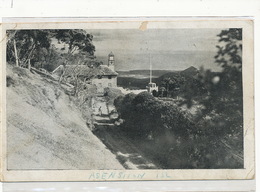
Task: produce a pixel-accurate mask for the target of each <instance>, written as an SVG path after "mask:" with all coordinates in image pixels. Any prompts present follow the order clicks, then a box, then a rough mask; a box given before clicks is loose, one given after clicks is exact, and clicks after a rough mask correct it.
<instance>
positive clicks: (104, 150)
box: [0, 18, 255, 181]
mask: <svg viewBox="0 0 260 192" xmlns="http://www.w3.org/2000/svg"><path fill="white" fill-rule="evenodd" d="M1 27H2V28H1V33H2V40H1V62H2V64H1V66H0V67H1V70H0V71H1V180H2V181H117V180H120V181H121V180H207V179H253V178H254V174H255V165H254V163H255V160H254V105H253V104H254V101H253V98H254V95H253V85H254V81H253V64H254V59H253V58H254V57H253V56H254V54H253V46H254V44H253V43H254V38H253V21H251V20H248V19H241V18H240V19H229V20H225V19H223V20H219V19H212V20H170V19H167V20H155V19H154V20H152V19H150V20H146V21H143V20H135V21H127V20H118V21H93V20H92V21H86V22H74V23H73V22H70V23H40V22H38V23H8V24H7V23H5V24H3V25H2V26H1Z"/></svg>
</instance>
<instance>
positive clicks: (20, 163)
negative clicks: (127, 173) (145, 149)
mask: <svg viewBox="0 0 260 192" xmlns="http://www.w3.org/2000/svg"><path fill="white" fill-rule="evenodd" d="M6 92H7V93H6V94H7V95H6V97H7V144H8V146H7V152H8V156H7V158H8V169H10V170H15V169H123V167H122V165H121V164H120V163H119V162H118V161H117V159H116V157H115V155H113V154H112V153H111V152H110V151H109V150H108V149H106V147H105V146H104V144H103V143H102V142H101V141H100V140H99V139H98V138H97V137H96V136H95V135H93V133H92V132H91V130H90V129H89V128H88V126H87V125H86V121H87V120H86V119H83V118H82V114H81V112H80V110H79V109H78V108H77V107H76V106H75V104H74V103H73V102H72V101H71V99H70V97H69V96H68V95H66V94H65V93H64V91H63V89H61V88H60V87H59V85H58V83H57V82H55V81H52V80H51V79H48V78H46V77H42V76H40V75H38V74H32V73H31V72H29V71H28V69H23V68H18V67H12V66H10V65H8V64H7V91H6Z"/></svg>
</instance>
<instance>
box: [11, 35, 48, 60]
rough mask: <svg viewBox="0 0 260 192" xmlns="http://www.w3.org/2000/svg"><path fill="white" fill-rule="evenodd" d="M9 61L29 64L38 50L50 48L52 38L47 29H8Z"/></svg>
mask: <svg viewBox="0 0 260 192" xmlns="http://www.w3.org/2000/svg"><path fill="white" fill-rule="evenodd" d="M7 37H8V39H7V61H13V62H14V61H15V60H16V61H17V62H18V63H20V65H27V63H28V61H29V60H30V59H32V58H34V57H35V52H36V50H39V49H43V48H45V49H49V47H50V45H51V40H50V36H49V32H48V31H47V30H9V31H7Z"/></svg>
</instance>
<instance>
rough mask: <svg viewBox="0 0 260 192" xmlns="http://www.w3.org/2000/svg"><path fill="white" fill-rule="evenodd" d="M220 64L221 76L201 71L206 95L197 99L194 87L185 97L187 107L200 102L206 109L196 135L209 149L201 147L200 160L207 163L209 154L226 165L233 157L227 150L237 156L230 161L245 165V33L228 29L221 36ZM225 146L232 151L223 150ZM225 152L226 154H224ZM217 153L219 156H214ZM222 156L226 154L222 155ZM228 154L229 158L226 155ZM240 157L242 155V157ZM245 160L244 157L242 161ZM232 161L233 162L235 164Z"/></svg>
mask: <svg viewBox="0 0 260 192" xmlns="http://www.w3.org/2000/svg"><path fill="white" fill-rule="evenodd" d="M218 37H219V45H217V49H218V52H217V54H216V56H215V59H216V63H217V64H219V65H220V66H221V67H222V71H221V72H219V73H215V72H212V71H210V70H206V71H205V70H203V69H201V71H200V74H199V76H198V77H197V80H198V82H199V83H200V85H201V86H203V87H204V88H205V90H206V94H204V95H202V96H201V97H197V98H194V96H193V95H194V94H196V87H190V89H189V92H187V94H186V95H185V99H186V103H190V104H191V105H190V106H192V103H193V102H192V101H193V100H196V101H197V102H198V103H199V104H200V105H202V106H203V110H201V114H200V115H199V116H198V117H197V120H196V122H197V124H196V125H197V126H196V127H197V128H196V130H195V132H194V133H193V134H194V135H196V136H197V143H200V142H203V141H207V142H208V143H207V146H208V147H207V148H206V149H205V147H203V146H201V145H199V144H198V145H197V148H196V150H197V152H196V153H197V155H198V156H197V158H198V157H199V158H200V160H201V161H205V158H206V157H207V154H211V158H212V159H213V158H215V160H216V162H221V163H219V164H224V162H226V161H227V160H226V159H225V157H227V156H229V157H230V152H228V151H227V150H226V148H232V150H233V154H236V155H235V156H240V158H232V157H230V158H231V159H229V161H230V162H233V164H234V166H236V167H239V166H240V167H241V165H242V164H243V160H241V159H243V155H241V154H242V153H243V89H242V58H241V57H242V29H227V30H223V31H221V33H220V34H219V35H218ZM223 142H224V143H225V145H226V146H228V147H223ZM220 149H222V150H220ZM214 150H215V153H212V152H213V151H214ZM210 151H211V152H210ZM220 153H222V154H220ZM223 154H225V155H223ZM238 154H239V155H238ZM241 156H242V157H241ZM231 160H232V161H231Z"/></svg>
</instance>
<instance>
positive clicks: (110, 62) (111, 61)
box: [108, 52, 115, 71]
mask: <svg viewBox="0 0 260 192" xmlns="http://www.w3.org/2000/svg"><path fill="white" fill-rule="evenodd" d="M108 67H109V68H110V69H112V70H113V71H114V70H115V56H114V54H113V53H112V52H111V53H109V55H108Z"/></svg>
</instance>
